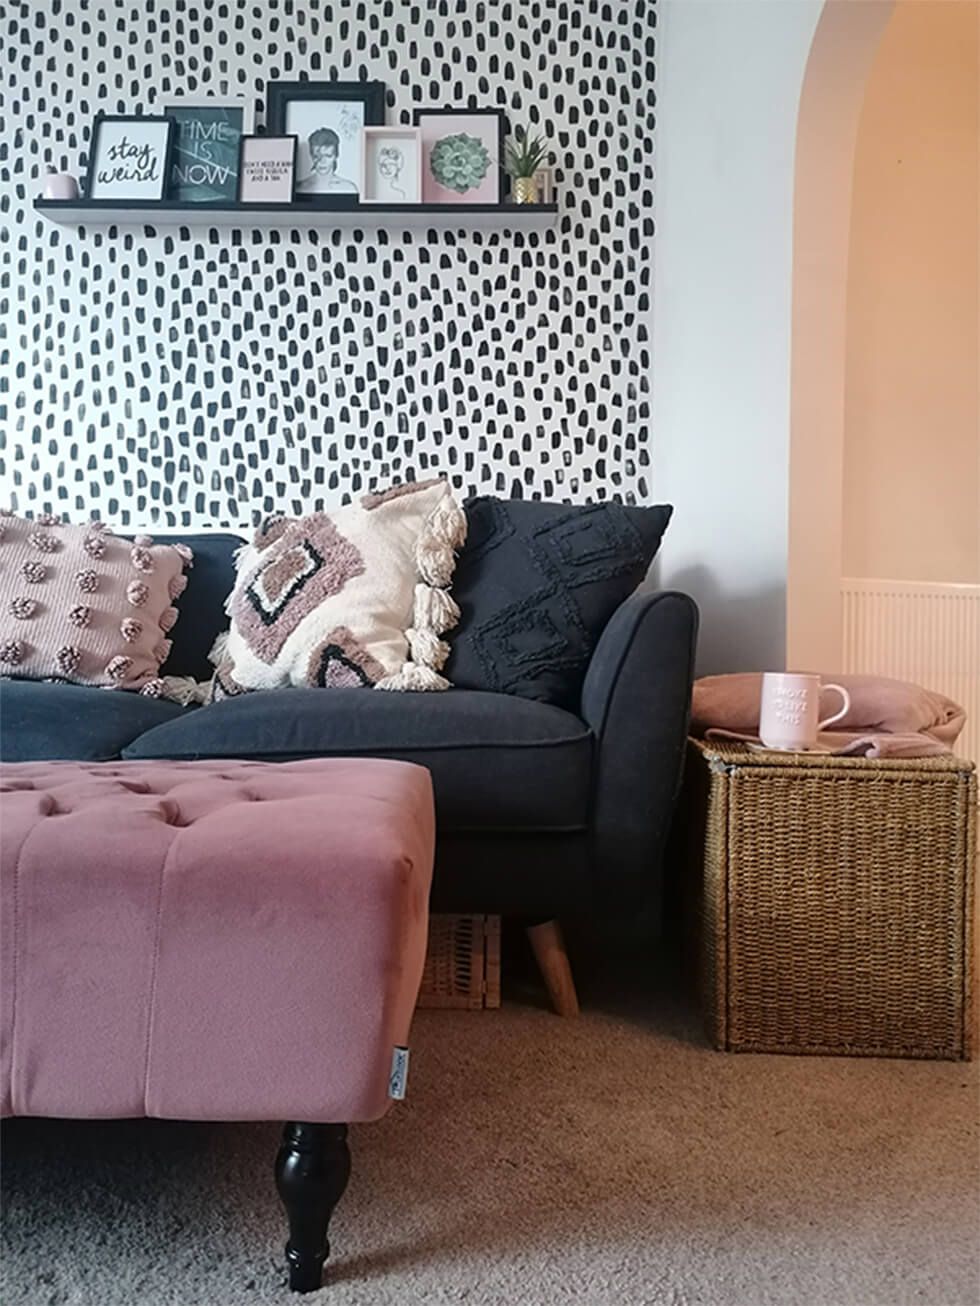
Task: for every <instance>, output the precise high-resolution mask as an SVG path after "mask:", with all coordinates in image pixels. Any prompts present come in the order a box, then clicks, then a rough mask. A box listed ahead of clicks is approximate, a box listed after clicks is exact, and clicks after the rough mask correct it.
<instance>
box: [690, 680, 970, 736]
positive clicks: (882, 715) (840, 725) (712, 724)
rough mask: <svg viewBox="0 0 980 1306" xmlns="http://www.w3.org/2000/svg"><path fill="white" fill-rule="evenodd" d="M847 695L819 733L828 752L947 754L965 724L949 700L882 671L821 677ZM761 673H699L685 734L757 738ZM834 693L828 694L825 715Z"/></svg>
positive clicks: (834, 704) (835, 699)
mask: <svg viewBox="0 0 980 1306" xmlns="http://www.w3.org/2000/svg"><path fill="white" fill-rule="evenodd" d="M824 679H826V680H833V681H835V682H836V683H837V684H840V685H843V686H844V688H845V689H846V690H847V692H848V693H849V694H850V696H851V707H850V711H849V712H848V713H847V715H846V716H845V717H842V718H841V720H840V721H838V722H836V723H835V727H834V729H833V730H826V731H824V733H823V734H822V735H821V736H820V740H819V742H820V744H821V746H822V747H824V748H829V749H830V750H831V751H832V752H834V753H841V754H849V755H852V756H863V757H930V756H935V755H936V754H940V753H951V752H952V750H953V744H954V743H955V741H956V738H957V736H958V735H959V733H960V731H961V730H962V729H963V727H964V725H965V724H966V713H965V712H964V711H963V709H962V708H961V707H960V706H959V705H958V704H956V703H954V702H953V701H952V699H949V698H946V697H945V695H943V694H937V693H935V692H934V691H933V690H931V689H923V688H922V687H921V685H910V684H907V683H906V682H905V681H903V680H887V679H885V678H884V677H882V676H826V677H824ZM761 697H762V673H761V672H757V671H750V672H743V673H740V674H737V675H731V676H704V677H702V679H700V680H697V681H695V683H694V702H693V706H692V711H691V734H692V735H693V736H694V737H695V738H697V739H718V740H721V739H739V740H743V741H749V742H753V743H757V742H758V740H759V705H760V700H761ZM839 702H840V698H839V696H838V695H837V694H833V695H828V698H827V707H826V712H827V714H829V713H831V712H833V711H834V710H835V709H836V707H837V705H838V703H839Z"/></svg>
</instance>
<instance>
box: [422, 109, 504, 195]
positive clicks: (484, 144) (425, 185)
mask: <svg viewBox="0 0 980 1306" xmlns="http://www.w3.org/2000/svg"><path fill="white" fill-rule="evenodd" d="M415 125H416V127H418V128H419V129H420V130H421V132H422V202H423V203H424V204H500V203H501V202H502V200H503V197H504V171H503V158H504V133H505V130H506V123H505V121H504V115H503V112H502V111H501V110H500V109H416V110H415Z"/></svg>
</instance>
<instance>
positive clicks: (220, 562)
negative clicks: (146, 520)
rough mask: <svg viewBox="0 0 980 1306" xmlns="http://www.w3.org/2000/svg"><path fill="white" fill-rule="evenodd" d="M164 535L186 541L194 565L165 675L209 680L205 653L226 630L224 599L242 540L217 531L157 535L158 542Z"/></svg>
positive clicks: (232, 579)
mask: <svg viewBox="0 0 980 1306" xmlns="http://www.w3.org/2000/svg"><path fill="white" fill-rule="evenodd" d="M164 538H166V539H167V540H168V542H169V543H173V544H175V543H177V542H178V541H179V542H180V543H182V544H186V545H188V546H189V547H190V548H191V549H192V550H193V553H194V566H193V568H192V569H191V570H190V571H189V572H188V573H187V589H186V590H185V591H184V593H183V594H182V595H181V599H180V621H178V623H177V625H176V626H175V627H174V630H173V635H172V639H173V648H172V649H171V650H170V657H169V658H168V659H167V665H166V668H165V670H166V674H167V675H168V676H193V678H194V679H195V680H210V678H211V673H212V672H213V671H214V667H213V666H212V665H211V662H210V660H209V658H208V654H209V653H210V652H211V649H212V647H213V645H214V641H215V640H216V639H217V637H218V636H219V635H220V634H221V632H222V631H223V630H227V629H228V617H227V615H226V614H225V600H226V599H227V598H228V595H229V594H230V593H231V591H232V589H233V588H234V584H235V553H236V551H237V550H238V549H240V548H241V547H242V545H243V544H244V543H245V541H244V540H243V539H241V538H240V537H239V536H237V535H224V534H219V533H218V532H216V531H202V532H201V533H200V534H199V535H189V534H187V532H186V531H185V532H183V533H177V532H173V533H168V535H167V537H164V536H162V535H158V536H157V539H158V540H160V541H161V542H162V541H163V539H164Z"/></svg>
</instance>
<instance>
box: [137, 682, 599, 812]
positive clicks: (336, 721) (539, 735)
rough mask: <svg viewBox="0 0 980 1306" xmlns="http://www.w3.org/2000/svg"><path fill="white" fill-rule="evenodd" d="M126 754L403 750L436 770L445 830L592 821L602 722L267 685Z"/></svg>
mask: <svg viewBox="0 0 980 1306" xmlns="http://www.w3.org/2000/svg"><path fill="white" fill-rule="evenodd" d="M123 756H124V757H125V758H155V757H161V758H176V759H195V758H204V757H245V758H255V759H261V760H263V761H286V760H289V759H293V758H299V757H330V756H343V757H357V756H370V757H395V758H401V759H402V760H403V761H407V762H419V763H421V765H422V766H426V767H428V768H429V770H430V771H431V773H432V780H433V785H434V787H435V794H436V812H437V817H438V824H439V829H440V830H447V829H454V830H459V829H483V830H498V831H499V830H522V831H527V830H568V829H573V830H574V829H583V828H584V827H585V826H586V825H587V823H588V810H589V794H590V787H591V782H592V734H591V731H590V730H589V729H588V728H587V727H586V726H585V725H584V724H583V722H582V721H581V720H580V719H579V718H578V717H576V716H573V715H572V714H571V713H570V712H564V711H562V709H561V708H557V707H551V706H550V705H549V704H546V703H531V702H528V701H527V700H526V699H520V698H507V697H505V696H503V695H500V694H481V693H477V692H474V691H472V690H462V689H460V690H449V691H448V692H446V693H440V694H395V693H392V694H389V693H384V692H383V691H378V690H369V689H273V690H264V691H262V692H260V693H255V694H242V695H240V696H238V697H236V698H229V699H225V700H224V701H222V702H220V703H214V704H212V705H211V706H210V707H202V708H197V709H192V710H190V711H188V712H186V713H185V715H183V716H181V717H179V718H177V719H176V720H173V721H168V722H166V723H165V724H163V725H162V726H160V727H159V728H157V729H154V730H150V731H148V732H147V733H146V734H144V735H141V736H140V737H139V738H138V739H135V740H134V741H133V742H132V743H131V744H130V745H129V747H127V748H126V749H124V751H123Z"/></svg>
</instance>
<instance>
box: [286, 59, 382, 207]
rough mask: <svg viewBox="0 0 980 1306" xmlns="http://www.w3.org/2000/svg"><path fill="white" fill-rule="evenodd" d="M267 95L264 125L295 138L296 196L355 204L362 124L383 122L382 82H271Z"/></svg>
mask: <svg viewBox="0 0 980 1306" xmlns="http://www.w3.org/2000/svg"><path fill="white" fill-rule="evenodd" d="M267 98H268V113H267V118H268V128H267V130H268V131H269V132H270V134H272V135H279V136H295V137H296V138H297V141H298V149H297V152H296V199H297V200H310V201H312V202H315V203H318V204H321V205H326V206H329V205H336V206H339V207H350V206H351V205H353V204H356V203H357V200H358V196H359V194H360V189H361V173H362V167H363V158H362V156H363V147H364V146H363V130H364V128H365V127H368V126H380V125H381V124H382V123H383V122H384V83H383V82H270V83H269V86H268V88H267Z"/></svg>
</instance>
